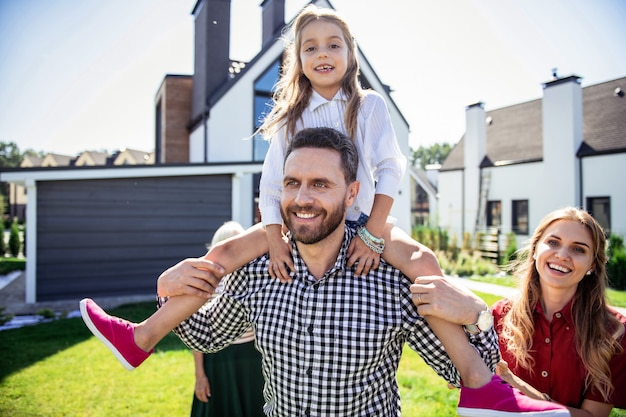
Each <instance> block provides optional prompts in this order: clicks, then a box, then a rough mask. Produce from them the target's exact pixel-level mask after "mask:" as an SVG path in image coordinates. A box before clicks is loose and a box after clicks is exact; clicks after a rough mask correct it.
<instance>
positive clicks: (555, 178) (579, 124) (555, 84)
mask: <svg viewBox="0 0 626 417" xmlns="http://www.w3.org/2000/svg"><path fill="white" fill-rule="evenodd" d="M580 82H581V77H579V76H576V75H571V76H568V77H563V78H558V79H556V80H553V81H549V82H546V83H545V84H544V85H543V99H542V102H541V118H542V122H543V126H542V127H543V132H542V133H543V166H544V169H545V173H544V180H545V181H544V184H542V186H544V187H545V188H544V189H546V190H550V189H553V190H559V192H558V193H556V192H547V193H545V194H546V198H550V199H553V200H554V201H552V202H551V203H550V207H560V206H566V205H575V206H578V205H581V204H582V201H580V175H579V173H580V166H579V163H578V162H579V161H578V158H577V157H576V153H577V152H578V149H579V148H580V145H581V144H582V141H583V102H582V87H581V85H580Z"/></svg>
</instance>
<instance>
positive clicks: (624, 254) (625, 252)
mask: <svg viewBox="0 0 626 417" xmlns="http://www.w3.org/2000/svg"><path fill="white" fill-rule="evenodd" d="M607 256H608V258H609V260H608V262H607V264H606V273H607V275H608V276H609V286H610V287H611V288H613V289H616V290H626V249H624V238H622V237H621V236H617V235H611V236H610V237H609V246H608V248H607Z"/></svg>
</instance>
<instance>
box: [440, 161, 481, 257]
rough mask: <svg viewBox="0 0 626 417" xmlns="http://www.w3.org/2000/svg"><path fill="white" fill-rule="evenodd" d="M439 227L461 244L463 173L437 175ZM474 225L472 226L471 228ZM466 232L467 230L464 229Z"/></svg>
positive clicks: (447, 172)
mask: <svg viewBox="0 0 626 417" xmlns="http://www.w3.org/2000/svg"><path fill="white" fill-rule="evenodd" d="M438 207H439V215H438V221H439V223H438V224H439V227H440V228H442V229H443V230H446V231H447V232H448V235H449V236H450V238H452V237H453V236H456V239H457V242H458V244H459V245H461V243H462V242H463V171H461V170H458V171H444V172H440V173H439V204H438ZM473 227H474V225H473V224H472V228H473ZM466 230H467V228H466Z"/></svg>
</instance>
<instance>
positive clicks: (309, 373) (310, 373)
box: [306, 368, 313, 376]
mask: <svg viewBox="0 0 626 417" xmlns="http://www.w3.org/2000/svg"><path fill="white" fill-rule="evenodd" d="M306 374H307V376H311V375H313V369H311V368H309V369H307V370H306Z"/></svg>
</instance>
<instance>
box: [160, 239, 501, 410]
mask: <svg viewBox="0 0 626 417" xmlns="http://www.w3.org/2000/svg"><path fill="white" fill-rule="evenodd" d="M354 234H355V233H354V230H353V229H351V228H348V227H346V234H345V237H344V242H343V245H342V248H341V250H340V253H339V256H338V258H337V262H336V263H335V265H334V266H333V268H331V270H329V271H328V272H327V273H326V275H324V277H322V278H321V279H320V280H316V279H315V278H314V277H313V276H312V275H310V274H309V271H308V269H307V267H306V265H305V264H304V262H303V260H302V258H300V256H299V253H298V250H297V249H296V246H295V244H293V242H292V247H293V256H294V261H295V267H296V274H295V277H294V281H293V282H292V283H291V284H281V283H280V282H279V281H278V280H274V279H271V278H270V277H269V275H268V274H267V267H268V263H269V258H268V257H267V256H262V257H260V258H257V259H255V260H254V261H252V262H251V263H249V264H248V265H246V266H245V267H243V268H241V269H239V270H238V271H236V272H234V273H233V274H232V275H231V276H230V277H228V278H227V282H226V283H225V286H224V292H223V293H222V294H221V295H219V296H218V297H216V298H215V299H214V301H213V302H212V303H208V304H207V305H205V306H204V307H203V308H202V309H201V310H200V311H198V312H197V313H195V314H194V315H193V316H191V317H190V318H189V319H188V320H186V321H185V322H183V323H181V325H180V326H179V327H177V328H176V329H175V330H174V332H175V333H176V334H177V335H178V336H179V337H180V338H181V339H182V341H183V342H185V344H187V346H189V347H190V348H192V349H195V350H199V351H204V352H215V351H217V350H220V349H222V348H224V347H226V346H228V345H229V343H230V342H232V341H234V340H236V339H237V338H238V337H239V336H240V335H241V334H242V333H244V332H245V331H246V329H247V328H248V327H249V326H250V325H251V324H252V326H253V327H254V332H255V335H256V347H257V349H258V350H259V351H260V352H261V353H262V356H263V375H264V377H265V387H264V396H265V400H266V404H265V407H264V411H265V413H266V414H267V415H268V416H284V417H293V416H332V417H337V416H350V417H355V416H376V417H381V416H399V415H400V396H399V392H398V386H397V383H396V378H395V377H396V370H397V368H398V364H399V361H400V356H401V354H402V347H403V346H404V343H405V342H407V343H408V344H409V346H410V347H411V348H412V349H414V350H415V351H416V352H417V353H419V354H420V356H421V357H422V358H423V359H424V360H425V361H426V363H427V364H428V365H430V366H431V367H432V368H433V369H434V370H435V371H436V372H437V373H438V374H439V375H441V376H442V377H443V378H445V379H446V380H447V381H448V382H451V383H453V384H455V385H457V386H458V384H459V374H458V372H457V370H456V369H455V368H454V366H453V365H452V362H451V361H450V359H449V357H448V356H447V354H446V352H445V351H444V348H443V346H442V344H441V342H439V340H438V339H437V337H436V336H435V335H434V333H433V332H432V330H431V329H430V328H429V327H428V325H427V323H426V321H425V320H424V318H423V317H421V316H420V315H419V314H418V312H417V308H416V307H415V305H414V304H413V301H412V299H411V292H410V291H409V285H410V284H409V280H408V279H407V277H406V276H404V275H403V274H402V273H401V272H400V271H399V270H397V269H395V268H393V267H392V266H390V265H389V264H386V263H385V262H383V261H381V264H380V266H379V267H378V269H376V270H375V271H373V272H370V273H369V275H368V276H367V277H355V276H354V274H353V271H352V270H351V269H348V268H346V266H345V263H346V260H347V259H346V251H347V248H348V245H349V243H350V240H351V239H352V238H353V237H354ZM161 301H164V300H161ZM470 341H471V343H472V344H473V345H474V347H475V348H476V350H477V351H478V352H479V353H480V355H481V356H482V358H483V360H484V361H485V362H486V363H487V364H488V365H489V367H490V368H491V369H492V370H493V369H495V365H496V363H497V361H498V359H499V354H498V345H497V340H496V337H495V333H494V332H489V333H481V334H479V335H477V336H470Z"/></svg>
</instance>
